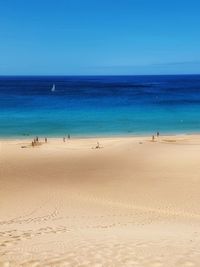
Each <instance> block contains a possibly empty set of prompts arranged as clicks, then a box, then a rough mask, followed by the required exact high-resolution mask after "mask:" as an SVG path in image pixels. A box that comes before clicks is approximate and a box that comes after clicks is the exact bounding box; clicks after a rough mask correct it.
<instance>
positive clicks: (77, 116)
mask: <svg viewBox="0 0 200 267" xmlns="http://www.w3.org/2000/svg"><path fill="white" fill-rule="evenodd" d="M53 84H55V91H54V90H53V91H52V87H53ZM156 131H160V132H161V133H166V134H171V133H193V132H200V76H199V75H188V76H96V77H95V76H87V77H78V76H77V77H75V76H74V77H58V76H56V77H55V76H51V77H0V136H1V137H25V136H29V135H30V136H34V135H39V136H64V135H65V134H68V133H70V134H71V135H72V136H82V137H85V136H94V135H138V134H152V133H154V132H156Z"/></svg>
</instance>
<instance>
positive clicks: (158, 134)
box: [152, 132, 160, 142]
mask: <svg viewBox="0 0 200 267" xmlns="http://www.w3.org/2000/svg"><path fill="white" fill-rule="evenodd" d="M156 136H157V138H158V137H159V136H160V133H159V132H157V133H156ZM154 141H155V135H152V142H154Z"/></svg>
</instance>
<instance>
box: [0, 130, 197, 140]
mask: <svg viewBox="0 0 200 267" xmlns="http://www.w3.org/2000/svg"><path fill="white" fill-rule="evenodd" d="M152 135H154V136H156V132H155V133H153V132H152V133H149V134H148V133H144V134H130V135H129V134H127V135H126V134H110V135H107V134H105V135H82V136H81V135H71V137H70V140H85V139H97V138H98V139H117V138H148V137H152ZM36 136H38V137H39V138H40V139H44V138H45V137H47V138H48V140H53V139H55V140H58V139H62V138H63V137H65V138H66V140H68V138H67V135H63V136H61V135H55V136H48V135H30V136H6V137H5V136H0V141H15V140H19V141H20V140H32V139H33V138H35V137H36ZM173 136H176V137H179V136H200V132H185V133H180V132H173V133H169V132H163V133H161V132H160V137H173Z"/></svg>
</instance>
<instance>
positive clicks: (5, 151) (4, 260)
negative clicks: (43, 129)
mask: <svg viewBox="0 0 200 267" xmlns="http://www.w3.org/2000/svg"><path fill="white" fill-rule="evenodd" d="M42 141H43V140H42ZM97 142H99V144H100V149H95V146H96V144H97ZM30 144H31V140H28V139H27V140H1V141H0V167H1V168H0V267H16V266H23V267H29V266H32V267H33V266H34V267H36V266H41V267H43V266H48V267H64V266H73V267H75V266H80V267H81V266H82V267H83V266H85V267H86V266H92V267H93V266H94V267H100V266H106V267H107V266H109V267H111V266H112V267H115V266H117V267H118V266H123V267H125V266H138V267H146V266H148V267H160V266H165V267H172V266H182V267H183V266H184V267H190V266H200V205H199V203H200V136H199V135H177V136H161V137H159V138H155V142H152V141H151V137H115V138H114V137H113V138H111V137H109V138H98V139H97V138H88V139H87V138H86V139H70V140H66V142H63V140H62V139H61V138H59V139H56V138H55V139H48V143H47V144H45V143H43V144H41V145H38V146H36V147H31V145H30Z"/></svg>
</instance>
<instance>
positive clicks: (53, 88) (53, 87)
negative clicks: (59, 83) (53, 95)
mask: <svg viewBox="0 0 200 267" xmlns="http://www.w3.org/2000/svg"><path fill="white" fill-rule="evenodd" d="M55 90H56V86H55V84H53V86H52V88H51V92H55Z"/></svg>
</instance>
